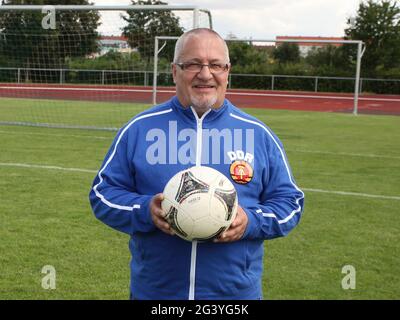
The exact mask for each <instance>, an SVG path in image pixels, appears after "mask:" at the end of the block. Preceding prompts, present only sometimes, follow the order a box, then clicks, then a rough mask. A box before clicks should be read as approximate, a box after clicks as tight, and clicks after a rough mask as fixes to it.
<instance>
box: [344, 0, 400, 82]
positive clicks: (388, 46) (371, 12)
mask: <svg viewBox="0 0 400 320" xmlns="http://www.w3.org/2000/svg"><path fill="white" fill-rule="evenodd" d="M347 24H348V28H346V29H345V34H346V39H354V40H362V41H364V42H365V45H366V51H365V54H364V56H363V58H362V67H363V68H362V70H363V71H364V74H369V75H375V74H376V72H377V71H379V70H380V69H389V68H394V67H400V8H399V5H398V2H397V0H395V1H391V0H382V1H379V2H374V1H372V0H368V1H366V2H362V3H360V6H359V8H358V11H357V16H356V17H355V18H349V19H348V20H347ZM355 55H356V54H355V53H354V50H353V57H354V58H353V59H355Z"/></svg>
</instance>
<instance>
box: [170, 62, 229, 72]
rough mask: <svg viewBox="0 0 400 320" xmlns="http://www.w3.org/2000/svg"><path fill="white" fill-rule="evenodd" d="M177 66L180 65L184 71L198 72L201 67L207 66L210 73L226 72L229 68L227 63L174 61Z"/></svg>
mask: <svg viewBox="0 0 400 320" xmlns="http://www.w3.org/2000/svg"><path fill="white" fill-rule="evenodd" d="M175 65H177V66H178V67H180V68H181V69H182V70H184V71H189V72H195V73H199V72H201V70H203V67H208V69H209V70H210V72H211V73H212V74H218V73H222V72H226V71H228V69H229V64H220V63H209V64H203V63H194V62H190V63H175Z"/></svg>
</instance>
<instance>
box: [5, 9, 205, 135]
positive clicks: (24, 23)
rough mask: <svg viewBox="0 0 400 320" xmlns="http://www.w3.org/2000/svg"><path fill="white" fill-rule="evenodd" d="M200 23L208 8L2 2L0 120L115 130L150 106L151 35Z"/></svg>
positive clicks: (177, 31) (179, 29)
mask: <svg viewBox="0 0 400 320" xmlns="http://www.w3.org/2000/svg"><path fill="white" fill-rule="evenodd" d="M146 12H148V13H149V15H148V16H146V14H145V13H146ZM136 13H137V14H136ZM139 13H140V14H139ZM143 13H144V14H143ZM143 16H144V17H149V18H148V20H141V21H138V22H137V21H135V19H137V18H138V17H143ZM158 17H160V19H161V18H162V19H169V20H168V22H169V23H168V26H165V27H164V26H163V25H162V24H161V27H160V23H159V22H157V21H160V20H156V19H157V18H158ZM151 19H153V20H151ZM137 20H138V19H137ZM139 23H142V24H143V25H149V24H150V25H151V23H154V24H153V25H152V28H150V27H149V28H148V30H149V31H148V32H152V33H151V35H149V33H141V32H139V31H137V30H139V29H140V28H137V29H134V27H135V26H138V25H139ZM157 23H158V24H157ZM197 27H207V28H212V16H211V13H210V11H209V10H208V9H203V8H200V7H198V6H178V5H126V6H125V5H124V6H122V5H116V6H105V5H101V6H100V5H83V6H76V5H54V6H51V5H0V124H22V125H23V124H25V125H34V126H49V127H63V128H83V129H86V128H94V129H112V130H116V129H118V128H119V127H120V126H121V125H123V124H124V123H125V122H126V121H128V120H129V119H130V118H131V117H132V116H133V115H135V114H136V113H137V112H139V111H142V110H144V109H145V108H147V106H148V104H150V103H151V85H152V79H153V74H152V73H153V64H154V61H153V57H154V47H153V46H154V37H155V36H156V35H163V34H166V32H170V33H172V34H173V32H175V34H176V35H179V34H181V33H183V32H185V31H187V30H190V29H192V28H197ZM140 30H141V29H140ZM154 30H156V31H154ZM146 32H147V31H146ZM167 49H168V50H169V51H171V48H167ZM161 63H164V64H165V63H167V62H166V61H161Z"/></svg>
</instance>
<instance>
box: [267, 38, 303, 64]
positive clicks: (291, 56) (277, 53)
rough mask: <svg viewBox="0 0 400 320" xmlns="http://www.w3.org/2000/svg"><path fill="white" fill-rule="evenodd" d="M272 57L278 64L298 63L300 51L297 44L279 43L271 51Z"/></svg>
mask: <svg viewBox="0 0 400 320" xmlns="http://www.w3.org/2000/svg"><path fill="white" fill-rule="evenodd" d="M273 56H274V58H275V59H276V60H278V62H279V63H280V64H285V63H289V62H294V63H295V62H299V61H300V49H299V45H298V44H297V43H288V42H284V43H280V44H278V45H277V46H276V48H275V50H274V51H273Z"/></svg>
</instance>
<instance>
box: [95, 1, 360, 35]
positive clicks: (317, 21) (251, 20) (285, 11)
mask: <svg viewBox="0 0 400 320" xmlns="http://www.w3.org/2000/svg"><path fill="white" fill-rule="evenodd" d="M91 1H92V2H94V3H95V4H97V5H128V4H130V3H131V2H130V0H91ZM360 1H361V0H191V1H181V0H164V2H168V4H170V5H194V6H199V7H200V8H206V9H209V10H210V11H211V14H212V17H213V27H214V30H215V31H217V32H218V33H219V34H221V36H222V37H224V38H225V37H226V36H227V35H228V34H230V33H232V34H234V35H235V36H237V37H238V38H246V39H249V38H251V39H275V37H276V36H321V37H341V36H343V35H344V29H345V27H346V21H347V18H349V17H351V16H355V15H356V12H357V9H358V7H359V3H360Z"/></svg>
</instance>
